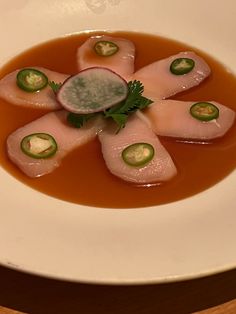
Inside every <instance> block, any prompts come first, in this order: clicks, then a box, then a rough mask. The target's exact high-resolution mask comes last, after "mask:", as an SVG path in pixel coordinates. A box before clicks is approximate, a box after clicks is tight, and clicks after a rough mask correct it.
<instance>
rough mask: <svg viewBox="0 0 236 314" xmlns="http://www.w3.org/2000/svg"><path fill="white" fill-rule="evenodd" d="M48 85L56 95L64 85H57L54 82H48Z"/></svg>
mask: <svg viewBox="0 0 236 314" xmlns="http://www.w3.org/2000/svg"><path fill="white" fill-rule="evenodd" d="M48 85H49V86H50V87H51V89H52V90H53V92H54V93H55V94H56V93H57V92H58V91H59V89H60V87H61V85H62V83H56V82H54V81H49V82H48Z"/></svg>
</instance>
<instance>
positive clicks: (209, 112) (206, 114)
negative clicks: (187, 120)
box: [190, 102, 219, 121]
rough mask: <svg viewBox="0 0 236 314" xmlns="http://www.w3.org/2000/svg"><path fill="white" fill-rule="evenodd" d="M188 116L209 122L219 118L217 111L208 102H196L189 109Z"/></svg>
mask: <svg viewBox="0 0 236 314" xmlns="http://www.w3.org/2000/svg"><path fill="white" fill-rule="evenodd" d="M190 114H191V115H192V117H194V118H195V119H198V120H201V121H211V120H214V119H217V118H218V117H219V109H218V108H217V107H216V106H215V105H213V104H212V103H210V102H197V103H195V104H193V105H192V106H191V108H190Z"/></svg>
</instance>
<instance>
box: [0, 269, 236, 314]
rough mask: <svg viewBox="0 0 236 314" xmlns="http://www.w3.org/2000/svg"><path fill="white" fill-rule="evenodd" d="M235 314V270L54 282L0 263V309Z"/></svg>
mask: <svg viewBox="0 0 236 314" xmlns="http://www.w3.org/2000/svg"><path fill="white" fill-rule="evenodd" d="M22 313H28V314H54V313H55V314H64V313H65V314H74V313H76V314H77V313H81V314H90V313H91V314H92V313H96V314H105V313H106V314H107V313H112V314H120V313H128V314H146V313H147V314H154V313H155V314H159V313H160V314H185V313H186V314H187V313H191V314H192V313H194V314H196V313H198V314H235V313H236V270H231V271H228V272H225V273H221V274H217V275H214V276H209V277H204V278H200V279H195V280H189V281H182V282H176V283H168V284H157V285H143V286H105V285H101V286H100V285H89V284H79V283H72V282H63V281H57V280H53V279H48V278H41V277H37V276H33V275H29V274H24V273H21V272H17V271H14V270H11V269H7V268H5V267H1V266H0V314H22Z"/></svg>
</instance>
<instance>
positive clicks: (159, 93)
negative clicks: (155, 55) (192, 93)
mask: <svg viewBox="0 0 236 314" xmlns="http://www.w3.org/2000/svg"><path fill="white" fill-rule="evenodd" d="M177 58H190V59H193V60H194V61H195V66H194V68H193V70H192V71H191V72H189V73H187V74H184V75H175V74H172V73H171V71H170V65H171V63H172V62H173V61H174V60H175V59H177ZM210 72H211V70H210V68H209V66H208V65H207V64H206V62H205V61H204V60H203V59H202V58H201V57H199V56H197V55H196V54H195V53H194V52H180V53H179V54H177V55H173V56H171V57H168V58H166V59H162V60H159V61H156V62H154V63H151V64H149V65H147V66H145V67H143V68H141V69H140V70H138V71H137V72H135V73H134V74H133V76H132V77H130V79H132V80H134V79H136V80H139V81H141V82H142V83H143V85H144V95H145V96H146V97H149V98H152V97H154V98H155V99H164V98H168V97H170V96H173V95H175V94H177V93H179V92H182V91H185V90H187V89H189V88H191V87H193V86H196V85H198V84H200V83H201V82H202V81H203V80H204V79H205V78H206V77H207V76H209V75H210Z"/></svg>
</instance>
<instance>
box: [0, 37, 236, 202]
mask: <svg viewBox="0 0 236 314" xmlns="http://www.w3.org/2000/svg"><path fill="white" fill-rule="evenodd" d="M100 34H101V33H100ZM91 35H92V34H91V33H89V34H79V35H72V36H68V37H65V38H64V37H63V38H60V39H56V40H53V41H50V42H47V43H44V44H41V45H39V46H37V47H33V48H32V49H30V50H28V51H26V52H24V53H22V54H21V55H19V56H17V57H16V58H14V59H13V60H11V61H10V62H9V63H8V64H6V65H5V66H4V67H3V68H2V69H1V71H0V78H1V77H3V76H4V75H6V74H7V73H9V72H11V71H13V70H15V69H17V68H22V67H26V66H36V65H37V66H42V67H45V68H49V69H51V70H54V71H58V72H62V73H68V74H75V73H76V50H77V48H78V47H79V45H81V44H82V43H83V42H84V41H85V40H86V38H88V37H89V36H91ZM113 35H114V36H119V37H125V38H127V39H130V40H132V41H133V42H134V43H135V46H136V49H137V57H136V62H135V68H136V70H137V69H139V68H140V67H142V66H144V65H147V64H149V63H151V62H154V61H156V60H158V59H161V58H165V57H167V56H169V55H172V54H176V53H178V52H180V51H186V50H193V51H195V52H197V53H199V54H200V55H201V56H202V57H203V58H204V59H205V60H206V62H207V63H208V64H209V65H210V67H211V69H212V74H211V76H210V77H209V78H208V79H206V80H205V81H204V82H203V83H202V84H201V85H199V86H198V87H195V88H193V89H190V90H189V91H186V92H184V93H182V94H179V95H177V96H174V97H173V98H174V99H179V100H193V101H200V100H215V101H218V102H220V103H222V104H224V105H226V106H228V107H230V108H232V109H234V110H236V78H235V77H234V76H233V75H232V74H230V73H229V72H228V71H227V70H226V69H225V67H224V66H223V65H221V64H220V63H219V62H217V61H215V60H214V59H213V58H211V57H209V56H208V55H206V54H204V53H202V52H199V51H197V50H196V49H193V48H191V47H189V46H187V45H185V44H182V43H179V42H175V41H172V40H169V39H166V38H161V37H157V36H152V35H147V34H138V33H131V32H116V33H113ZM222 61H224V60H222ZM44 113H45V111H42V110H39V109H28V108H24V107H19V106H14V105H12V104H9V103H6V102H5V101H3V100H0V164H1V166H2V167H3V168H5V169H6V170H7V171H8V172H9V173H10V174H11V175H13V176H14V177H16V178H17V179H18V180H20V181H21V182H23V183H24V184H26V185H28V186H30V187H32V188H33V189H36V190H38V191H40V192H42V193H46V194H48V195H50V196H53V197H56V198H59V199H62V200H65V201H68V202H73V203H77V204H85V205H91V206H97V207H109V208H132V207H142V206H151V205H159V204H164V203H170V202H173V201H176V200H180V199H184V198H186V197H189V196H191V195H194V194H196V193H199V192H201V191H204V190H205V189H207V188H209V187H211V186H212V185H214V184H216V183H217V182H219V181H220V180H222V179H223V178H224V177H226V176H227V175H228V174H229V173H230V172H232V170H233V169H234V168H235V166H236V158H235V156H236V125H235V124H234V125H233V127H232V128H231V129H230V131H229V132H228V133H227V134H226V135H225V136H224V137H223V138H221V139H217V140H215V141H213V142H212V143H210V144H209V145H200V144H185V143H180V142H179V141H177V140H175V139H171V138H160V140H161V142H162V143H163V145H164V146H165V147H166V149H167V150H168V152H169V153H170V155H171V156H172V158H173V160H174V162H175V164H176V166H177V169H178V175H177V176H176V177H175V178H173V179H172V180H171V181H169V182H167V183H164V184H162V185H156V186H150V187H141V186H140V187H138V186H135V185H133V184H130V183H127V182H124V181H122V180H120V179H118V178H116V177H115V176H113V175H112V174H110V172H109V170H108V169H107V168H106V166H105V163H104V160H103V157H102V153H101V148H100V144H99V141H98V140H97V139H96V140H94V141H92V142H90V143H88V144H86V145H84V146H83V147H80V148H78V149H76V150H75V151H73V152H71V153H70V154H69V155H68V156H67V157H66V158H64V160H63V162H62V164H61V166H60V167H59V168H57V169H56V170H55V171H54V172H53V173H51V174H48V175H45V176H42V177H40V178H36V179H32V178H28V177H27V176H26V175H24V174H23V173H22V172H21V171H20V170H18V168H17V167H16V166H15V165H14V164H12V163H11V162H10V161H9V160H8V158H7V153H6V146H5V144H6V138H7V136H8V135H9V134H10V133H11V132H13V131H14V130H16V129H17V128H19V127H21V126H23V125H24V124H26V123H28V122H30V121H32V120H34V119H36V118H37V117H40V116H41V115H43V114H44Z"/></svg>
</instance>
